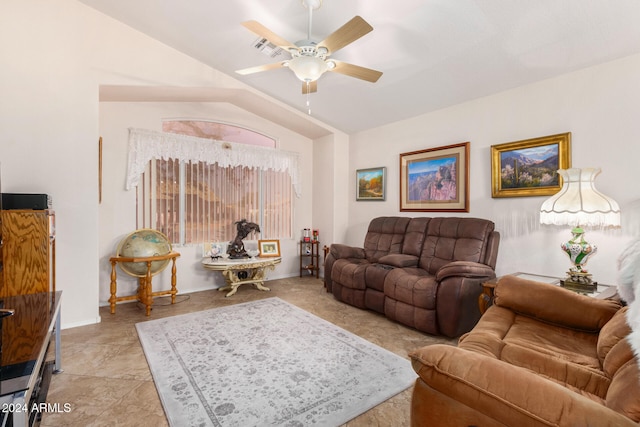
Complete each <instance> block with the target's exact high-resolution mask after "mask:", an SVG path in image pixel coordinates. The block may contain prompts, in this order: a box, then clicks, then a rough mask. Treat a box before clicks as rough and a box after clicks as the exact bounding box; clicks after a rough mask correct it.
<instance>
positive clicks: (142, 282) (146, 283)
mask: <svg viewBox="0 0 640 427" xmlns="http://www.w3.org/2000/svg"><path fill="white" fill-rule="evenodd" d="M179 256H180V254H179V253H178V252H169V253H168V254H166V255H157V256H150V257H123V256H114V257H111V258H110V259H109V261H111V297H110V298H109V305H110V306H111V314H115V312H116V303H117V302H120V301H130V300H134V299H137V300H138V301H139V302H141V303H142V304H144V306H145V308H146V314H147V316H149V315H150V314H151V306H152V305H153V297H157V296H162V295H171V304H175V302H176V294H177V293H178V289H177V287H176V270H177V269H176V259H177V258H178V257H179ZM168 259H170V260H171V261H172V265H171V289H170V290H167V291H156V292H153V289H152V285H151V278H152V274H151V263H152V262H154V261H164V260H168ZM119 262H145V263H146V264H147V274H146V275H144V276H140V277H138V282H139V285H138V294H137V295H129V296H125V297H117V296H116V290H117V283H116V264H117V263H119Z"/></svg>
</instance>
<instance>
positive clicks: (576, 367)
mask: <svg viewBox="0 0 640 427" xmlns="http://www.w3.org/2000/svg"><path fill="white" fill-rule="evenodd" d="M597 340H598V336H597V334H595V333H590V332H584V331H578V330H574V329H569V328H563V327H560V326H556V325H551V324H547V323H543V322H539V321H537V320H535V319H532V318H530V317H527V316H522V315H519V314H517V313H515V312H513V311H511V310H508V309H505V308H503V307H499V306H492V307H490V308H489V310H487V312H486V313H485V314H484V315H483V316H482V318H481V319H480V322H479V323H478V324H477V325H476V326H475V327H474V329H473V330H472V331H471V332H469V333H468V334H466V335H464V336H463V337H461V338H460V342H459V346H460V347H461V348H464V349H467V350H471V351H474V352H476V353H481V354H484V355H487V356H490V357H492V358H496V359H499V360H501V361H504V362H507V363H509V364H511V365H514V366H519V367H522V368H526V369H528V370H530V371H533V372H536V373H537V374H539V375H541V376H544V377H546V378H548V379H550V380H552V381H554V382H556V383H558V384H561V385H563V386H565V387H569V388H572V389H576V390H582V391H584V393H585V395H586V396H591V395H592V396H593V398H597V399H604V397H605V394H606V392H607V389H608V387H609V383H610V377H609V376H607V375H605V374H604V373H603V372H602V371H601V368H600V361H599V359H598V356H597V352H596V344H597Z"/></svg>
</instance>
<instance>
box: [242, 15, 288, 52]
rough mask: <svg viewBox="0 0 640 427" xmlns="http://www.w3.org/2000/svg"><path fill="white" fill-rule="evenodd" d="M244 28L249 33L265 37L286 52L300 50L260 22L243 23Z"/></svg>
mask: <svg viewBox="0 0 640 427" xmlns="http://www.w3.org/2000/svg"><path fill="white" fill-rule="evenodd" d="M242 26H243V27H245V28H246V29H248V30H249V31H251V32H253V33H256V34H257V35H259V36H260V37H264V38H265V39H267V40H269V41H270V42H271V43H273V44H275V45H276V46H279V47H281V48H282V49H284V50H286V51H289V49H290V48H293V49H298V47H297V46H296V45H295V44H293V43H291V42H289V41H287V40H285V39H283V38H282V37H280V36H279V35H277V34H276V33H274V32H273V31H271V30H270V29H268V28H267V27H265V26H264V25H262V24H261V23H259V22H258V21H246V22H243V23H242Z"/></svg>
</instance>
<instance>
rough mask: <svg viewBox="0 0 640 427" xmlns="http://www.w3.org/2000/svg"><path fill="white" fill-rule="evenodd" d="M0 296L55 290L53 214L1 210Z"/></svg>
mask: <svg viewBox="0 0 640 427" xmlns="http://www.w3.org/2000/svg"><path fill="white" fill-rule="evenodd" d="M1 214H2V249H1V252H2V256H1V257H0V258H1V261H2V265H1V266H0V267H1V273H0V297H9V296H14V295H25V294H34V293H39V292H55V289H56V287H55V215H54V213H53V211H51V210H3V211H2V213H1Z"/></svg>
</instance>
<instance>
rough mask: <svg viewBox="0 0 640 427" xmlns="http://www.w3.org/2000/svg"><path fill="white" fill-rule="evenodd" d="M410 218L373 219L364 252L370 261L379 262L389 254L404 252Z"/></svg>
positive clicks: (365, 239)
mask: <svg viewBox="0 0 640 427" xmlns="http://www.w3.org/2000/svg"><path fill="white" fill-rule="evenodd" d="M409 221H410V218H405V217H378V218H374V219H373V220H371V222H370V223H369V228H368V230H367V235H366V236H365V238H364V246H363V247H364V252H365V255H366V257H367V259H368V260H369V261H370V262H378V260H379V259H380V257H382V256H385V255H387V254H390V253H391V254H399V253H401V252H402V243H403V242H404V235H405V231H406V230H407V225H408V224H409Z"/></svg>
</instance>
